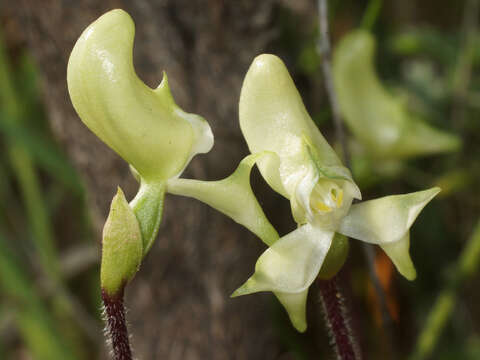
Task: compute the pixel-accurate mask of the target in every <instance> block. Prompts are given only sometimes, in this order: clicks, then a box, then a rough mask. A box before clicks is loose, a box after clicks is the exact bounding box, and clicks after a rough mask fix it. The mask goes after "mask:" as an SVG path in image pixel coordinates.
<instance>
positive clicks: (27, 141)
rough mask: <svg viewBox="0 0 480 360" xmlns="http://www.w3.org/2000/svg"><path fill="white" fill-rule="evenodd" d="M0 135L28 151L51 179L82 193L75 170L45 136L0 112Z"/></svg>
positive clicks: (76, 192) (77, 192)
mask: <svg viewBox="0 0 480 360" xmlns="http://www.w3.org/2000/svg"><path fill="white" fill-rule="evenodd" d="M0 133H3V134H4V135H5V136H6V138H8V139H9V141H11V142H18V143H19V144H21V145H22V147H23V148H24V149H25V150H26V151H28V154H29V156H31V157H32V158H33V159H34V160H35V162H36V163H37V164H38V165H39V166H40V167H41V168H42V169H44V170H45V171H46V172H47V173H48V174H49V175H51V176H52V178H55V179H57V180H58V181H59V182H61V183H62V184H63V185H65V186H66V187H68V188H69V190H71V191H74V192H75V194H78V195H79V194H81V193H82V185H81V183H80V182H79V180H78V177H77V174H76V173H75V170H74V169H73V167H72V166H71V165H70V163H69V162H68V161H67V159H66V158H65V156H64V155H63V154H62V153H61V152H59V151H58V149H57V148H56V147H55V146H54V145H53V144H52V143H51V142H50V141H49V140H47V139H46V138H45V136H43V135H42V134H37V133H34V132H33V131H31V130H29V128H28V127H26V126H21V125H20V124H15V122H14V121H11V120H7V119H5V115H4V114H3V113H2V111H1V110H0Z"/></svg>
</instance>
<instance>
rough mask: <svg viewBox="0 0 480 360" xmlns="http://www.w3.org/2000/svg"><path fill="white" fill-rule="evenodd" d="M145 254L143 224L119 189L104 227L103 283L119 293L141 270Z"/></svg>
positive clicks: (104, 286) (103, 288) (112, 291)
mask: <svg viewBox="0 0 480 360" xmlns="http://www.w3.org/2000/svg"><path fill="white" fill-rule="evenodd" d="M142 257H143V243H142V235H141V232H140V226H139V225H138V221H137V218H136V217H135V214H134V213H133V210H132V209H131V208H130V206H129V205H128V202H127V200H126V199H125V195H124V194H123V192H122V190H121V189H120V188H118V192H117V194H116V195H115V196H114V198H113V200H112V204H111V206H110V213H109V215H108V218H107V221H106V222H105V226H104V228H103V239H102V265H101V268H100V285H101V287H102V290H104V291H106V292H107V294H108V295H110V296H113V295H117V294H118V292H119V291H122V290H123V287H124V286H125V285H126V284H127V283H128V282H129V281H130V280H131V279H132V278H133V276H134V275H135V274H136V272H137V271H138V268H139V266H140V263H141V261H142Z"/></svg>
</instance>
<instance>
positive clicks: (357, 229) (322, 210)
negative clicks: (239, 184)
mask: <svg viewBox="0 0 480 360" xmlns="http://www.w3.org/2000/svg"><path fill="white" fill-rule="evenodd" d="M240 126H241V129H242V132H243V135H244V137H245V139H246V141H247V143H248V146H249V149H250V151H251V152H252V153H258V152H265V151H268V152H269V153H272V154H275V156H266V157H263V158H261V159H259V160H258V166H259V169H260V172H261V174H262V176H263V177H264V178H265V180H266V181H267V182H268V184H269V185H270V186H271V187H272V188H273V189H274V190H275V191H277V192H278V193H280V194H282V195H283V196H284V197H286V198H287V199H288V200H290V203H291V208H292V214H293V216H294V218H295V220H296V222H297V223H298V226H299V227H298V229H296V230H294V231H292V232H291V233H289V234H287V235H285V236H283V237H282V238H280V239H279V240H278V241H276V242H275V243H274V244H273V245H271V246H270V247H269V248H268V249H267V250H266V251H265V252H264V253H263V254H262V255H261V256H260V258H259V259H258V261H257V264H256V266H255V273H254V274H253V275H252V276H251V277H250V279H248V280H247V282H246V283H245V284H243V285H242V286H241V287H240V288H239V289H237V290H236V291H235V292H234V294H233V296H239V295H246V294H251V293H254V292H259V291H273V292H274V293H275V295H276V296H277V297H278V298H279V300H280V301H281V302H282V304H283V305H284V306H285V308H286V309H287V311H288V313H289V316H290V319H291V321H292V323H293V325H294V326H295V327H296V328H297V329H298V330H299V331H304V330H305V329H306V325H307V324H306V318H305V303H306V297H307V293H308V288H309V286H310V285H311V284H312V283H313V281H314V280H315V279H316V278H317V276H318V274H319V272H320V270H321V269H322V264H323V263H324V260H325V258H326V257H327V255H328V254H329V249H330V248H331V247H332V242H333V241H337V237H335V234H336V233H340V234H344V235H347V236H349V237H352V238H356V239H359V240H362V241H365V242H369V243H373V244H378V245H379V246H381V247H382V248H383V249H384V251H385V252H386V253H387V254H388V255H389V256H390V258H391V259H392V261H393V262H394V264H395V266H396V267H397V269H398V270H399V272H400V273H401V274H402V275H404V276H405V277H406V278H407V279H409V280H413V279H414V278H415V276H416V273H415V268H414V267H413V264H412V261H411V259H410V255H409V244H410V238H409V229H410V227H411V226H412V224H413V222H414V220H415V218H416V217H417V216H418V214H419V213H420V211H421V210H422V209H423V207H424V206H425V205H426V204H427V203H428V202H429V201H430V200H431V199H432V198H433V197H434V196H435V195H436V194H437V193H438V192H439V191H440V190H439V189H438V188H432V189H429V190H425V191H420V192H416V193H411V194H406V195H395V196H387V197H384V198H380V199H376V200H371V201H365V202H362V203H358V204H353V205H352V202H353V200H354V199H358V200H360V199H361V194H360V190H359V189H358V187H357V185H356V184H355V182H354V181H353V179H352V176H351V174H350V171H349V170H348V169H347V168H346V167H344V166H343V165H342V163H341V161H340V160H339V158H338V156H337V155H336V154H335V152H334V151H333V149H332V148H331V146H330V145H329V144H328V143H327V141H326V140H325V139H324V138H323V136H322V134H321V133H320V131H319V130H318V128H317V127H316V126H315V124H314V123H313V121H312V119H311V118H310V116H309V114H308V113H307V111H306V109H305V106H304V104H303V102H302V99H301V97H300V95H299V93H298V91H297V89H296V88H295V85H294V83H293V80H292V78H291V77H290V75H289V73H288V71H287V69H286V67H285V65H284V64H283V62H282V61H281V60H280V59H279V58H278V57H276V56H274V55H260V56H258V57H257V58H256V59H255V60H254V62H253V64H252V65H251V66H250V69H249V70H248V73H247V75H246V77H245V80H244V83H243V87H242V92H241V95H240ZM343 244H345V242H343ZM334 246H335V244H334ZM335 265H336V264H331V262H329V266H335ZM326 272H328V269H326Z"/></svg>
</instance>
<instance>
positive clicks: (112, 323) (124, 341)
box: [102, 288, 132, 360]
mask: <svg viewBox="0 0 480 360" xmlns="http://www.w3.org/2000/svg"><path fill="white" fill-rule="evenodd" d="M123 293H124V291H123V288H122V290H121V291H119V292H118V294H116V295H114V296H111V295H109V294H108V293H107V292H106V291H105V290H102V300H103V316H104V320H105V323H106V328H105V335H106V337H107V339H108V342H109V343H110V345H111V350H112V359H113V360H131V359H132V350H131V348H130V341H129V336H128V329H127V323H126V320H125V307H124V305H123Z"/></svg>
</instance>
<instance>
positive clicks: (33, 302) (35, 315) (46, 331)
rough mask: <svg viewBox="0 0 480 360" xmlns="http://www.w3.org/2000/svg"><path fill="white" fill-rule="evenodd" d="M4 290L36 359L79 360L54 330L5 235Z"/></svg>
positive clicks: (0, 272) (0, 254) (0, 273)
mask: <svg viewBox="0 0 480 360" xmlns="http://www.w3.org/2000/svg"><path fill="white" fill-rule="evenodd" d="M0 289H1V292H2V295H3V296H5V297H6V298H7V299H8V300H10V301H11V306H12V307H13V308H14V311H15V321H16V323H17V326H18V329H19V331H20V333H21V335H22V338H23V340H24V341H25V343H26V344H27V346H28V349H29V350H30V351H31V352H32V355H33V358H34V359H39V360H51V359H65V360H74V359H76V357H75V356H74V354H73V352H72V350H71V349H69V348H68V347H67V346H66V345H65V342H64V341H63V338H62V336H61V335H60V333H58V331H56V329H55V328H54V326H53V324H54V323H53V321H52V319H51V318H50V316H49V312H48V311H47V309H46V308H45V306H44V305H43V303H42V302H41V300H40V299H39V298H38V296H37V294H36V292H35V291H34V287H33V284H32V283H31V281H30V280H29V279H28V277H27V276H26V275H25V273H24V272H23V270H22V268H21V266H20V265H19V262H18V260H16V258H15V255H14V254H13V252H12V251H11V250H10V249H9V248H8V245H7V243H6V240H5V238H4V236H3V234H1V233H0Z"/></svg>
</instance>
